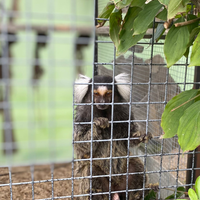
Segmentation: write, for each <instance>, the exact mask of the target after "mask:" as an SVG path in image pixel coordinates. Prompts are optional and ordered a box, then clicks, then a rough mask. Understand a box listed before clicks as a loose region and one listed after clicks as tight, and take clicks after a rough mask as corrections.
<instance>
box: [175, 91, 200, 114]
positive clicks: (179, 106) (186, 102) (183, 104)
mask: <svg viewBox="0 0 200 200" xmlns="http://www.w3.org/2000/svg"><path fill="white" fill-rule="evenodd" d="M199 96H200V94H198V95H197V96H195V97H193V98H191V99H189V100H188V101H186V102H184V103H182V104H181V105H179V106H177V107H176V108H173V109H172V110H171V112H173V111H175V110H177V109H178V108H180V107H181V106H184V105H185V104H186V103H188V102H190V101H192V100H194V99H196V98H197V97H199Z"/></svg>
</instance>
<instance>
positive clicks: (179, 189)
mask: <svg viewBox="0 0 200 200" xmlns="http://www.w3.org/2000/svg"><path fill="white" fill-rule="evenodd" d="M184 192H185V188H184V187H178V188H177V193H176V198H179V197H181V196H183V195H184ZM166 199H175V192H174V194H172V195H170V196H168V197H167V198H166Z"/></svg>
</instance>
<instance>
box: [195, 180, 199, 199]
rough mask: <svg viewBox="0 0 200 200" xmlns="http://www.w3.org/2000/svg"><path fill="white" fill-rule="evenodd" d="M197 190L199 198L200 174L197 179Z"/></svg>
mask: <svg viewBox="0 0 200 200" xmlns="http://www.w3.org/2000/svg"><path fill="white" fill-rule="evenodd" d="M195 190H196V193H197V196H198V198H199V199H200V176H198V178H197V179H196V181H195Z"/></svg>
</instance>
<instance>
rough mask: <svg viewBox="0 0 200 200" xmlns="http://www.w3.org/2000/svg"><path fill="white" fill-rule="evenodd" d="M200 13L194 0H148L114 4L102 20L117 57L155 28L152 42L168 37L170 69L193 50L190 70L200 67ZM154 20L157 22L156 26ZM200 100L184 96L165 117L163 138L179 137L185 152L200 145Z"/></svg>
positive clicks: (197, 93)
mask: <svg viewBox="0 0 200 200" xmlns="http://www.w3.org/2000/svg"><path fill="white" fill-rule="evenodd" d="M188 3H190V4H188ZM191 3H195V5H194V6H191ZM193 7H196V11H197V12H196V13H195V14H194V13H193V11H192V10H191V9H192V8H193ZM122 9H123V10H122ZM199 12H200V7H199V5H198V4H197V3H196V1H194V0H151V1H148V3H147V1H146V0H111V1H109V3H108V4H107V5H106V6H105V8H104V9H103V11H102V13H101V14H100V16H99V17H100V18H101V17H102V18H108V19H109V21H110V24H109V28H110V37H111V39H112V41H113V42H114V45H115V47H116V49H117V55H121V54H124V53H125V52H126V51H127V50H128V49H129V48H130V47H132V46H134V45H135V44H137V42H138V41H139V40H141V39H142V38H143V37H144V35H145V34H146V32H147V30H148V29H150V28H152V25H153V24H154V27H155V28H156V31H155V34H154V38H151V40H150V42H151V43H152V42H158V41H159V39H160V38H161V36H162V35H163V34H165V35H166V38H165V43H164V54H165V58H166V61H167V67H171V66H173V65H174V64H175V63H176V62H177V61H178V60H179V59H180V58H181V57H182V56H185V57H188V56H189V50H190V47H191V46H192V53H191V55H190V58H189V60H190V65H189V66H200V59H199V58H200V42H199V41H200V26H199V21H200V13H199ZM154 18H157V20H156V21H155V23H153V22H154ZM158 21H159V22H158ZM98 23H99V25H98V26H97V27H100V26H103V25H104V24H105V21H103V20H102V21H101V19H99V20H98ZM199 100H200V90H189V91H185V92H182V93H181V94H179V95H177V96H176V97H174V98H173V99H172V100H171V101H169V103H168V104H167V105H166V107H165V111H164V113H163V115H162V120H161V126H162V128H163V130H164V133H165V134H164V135H163V138H170V137H173V136H175V135H178V141H179V144H180V146H181V148H182V149H183V151H187V150H193V149H195V148H196V147H197V146H198V145H199V144H200V109H199V108H200V101H199ZM199 193H200V192H199ZM199 193H198V194H199ZM192 194H193V192H191V195H192Z"/></svg>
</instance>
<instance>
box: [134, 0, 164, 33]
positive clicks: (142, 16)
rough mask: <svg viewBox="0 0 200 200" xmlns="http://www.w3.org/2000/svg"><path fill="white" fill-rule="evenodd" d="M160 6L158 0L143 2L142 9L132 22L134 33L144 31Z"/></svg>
mask: <svg viewBox="0 0 200 200" xmlns="http://www.w3.org/2000/svg"><path fill="white" fill-rule="evenodd" d="M161 8H162V4H160V3H159V1H158V0H154V1H151V2H150V3H148V4H145V6H144V9H143V10H142V11H141V12H140V13H139V15H138V17H137V18H136V19H135V21H134V23H133V28H134V35H139V34H141V33H144V32H146V30H147V29H148V26H149V25H150V24H151V23H152V21H153V19H154V17H155V16H156V14H157V13H158V11H159V10H160V9H161Z"/></svg>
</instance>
